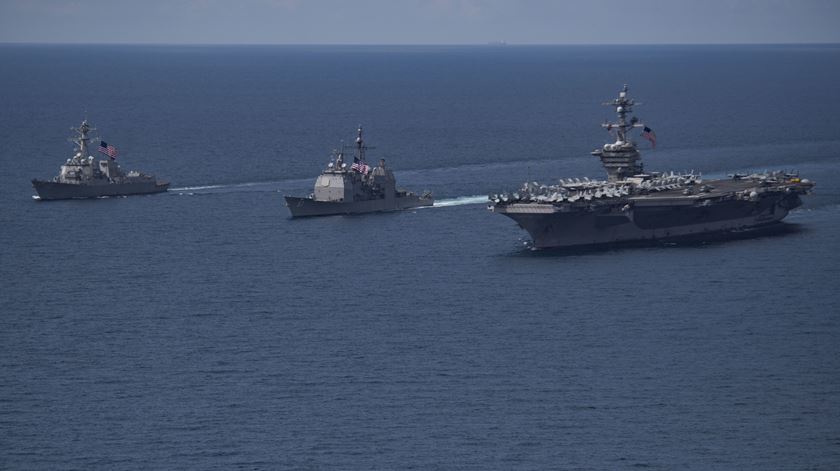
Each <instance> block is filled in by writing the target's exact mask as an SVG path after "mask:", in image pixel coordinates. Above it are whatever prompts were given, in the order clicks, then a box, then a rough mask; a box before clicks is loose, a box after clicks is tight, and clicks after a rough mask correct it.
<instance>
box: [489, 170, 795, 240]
mask: <svg viewBox="0 0 840 471" xmlns="http://www.w3.org/2000/svg"><path fill="white" fill-rule="evenodd" d="M709 183H711V184H713V185H715V186H716V187H717V188H719V189H720V190H718V191H714V192H712V193H707V194H703V195H693V196H685V195H683V194H681V193H679V192H678V191H673V192H666V193H664V194H655V195H639V196H633V197H628V198H617V200H618V201H611V202H601V201H594V200H593V201H589V202H586V203H580V204H568V203H565V204H564V203H561V204H556V205H552V204H545V203H529V202H524V203H512V204H502V205H496V206H495V207H493V211H494V212H497V213H500V214H504V215H505V216H508V217H509V218H511V219H513V220H514V221H516V222H517V223H518V224H519V226H520V227H522V228H523V229H525V230H526V231H528V233H529V234H530V235H531V237H532V239H533V243H534V247H535V248H541V249H546V248H568V247H586V246H604V245H612V244H621V243H627V242H645V241H647V242H653V241H670V240H680V239H698V238H704V237H709V238H713V237H718V236H721V235H725V234H726V233H733V234H742V233H744V232H748V231H752V230H756V229H762V228H766V227H768V226H770V225H774V224H776V223H778V222H780V221H781V220H782V219H783V218H784V217H785V216H787V214H788V212H789V211H790V210H791V209H793V208H796V207H798V206H800V205H801V204H802V201H801V199H800V197H799V193H798V192H796V191H789V190H787V191H786V188H777V189H769V190H767V191H763V192H760V193H758V192H756V193H755V194H754V195H749V196H748V195H746V194H745V193H744V191H747V192H752V191H754V189H753V188H750V187H751V186H752V185H754V184H755V183H754V182H753V183H752V185H749V184H748V183H749V182H739V181H737V180H732V181H726V180H720V181H713V182H709ZM759 191H760V190H759ZM668 193H670V194H668Z"/></svg>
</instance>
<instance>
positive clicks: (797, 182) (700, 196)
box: [489, 85, 814, 248]
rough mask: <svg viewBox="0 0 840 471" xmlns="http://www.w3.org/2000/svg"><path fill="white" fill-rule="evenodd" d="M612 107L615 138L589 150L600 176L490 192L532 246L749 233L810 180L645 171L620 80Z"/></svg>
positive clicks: (788, 205) (779, 213)
mask: <svg viewBox="0 0 840 471" xmlns="http://www.w3.org/2000/svg"><path fill="white" fill-rule="evenodd" d="M604 104H605V105H608V106H613V107H615V110H616V113H617V114H618V121H617V122H615V123H609V122H606V123H604V124H603V127H604V128H606V129H607V130H608V131H610V132H614V133H615V136H616V140H615V142H614V143H611V144H605V145H604V146H603V147H602V148H600V149H596V150H594V151H593V152H592V155H595V156H596V157H598V158H600V159H601V163H602V164H603V166H604V168H605V169H606V172H607V179H606V180H603V181H597V180H595V181H593V180H589V179H588V178H584V179H583V180H581V179H578V178H575V179H561V180H560V182H559V183H558V184H554V185H541V184H539V183H537V182H528V183H525V184H524V185H523V186H522V188H521V189H520V190H519V191H517V192H514V193H507V194H498V195H490V200H491V205H490V207H489V209H490V210H491V211H494V212H497V213H500V214H504V215H505V216H508V217H509V218H511V219H513V220H514V221H516V222H517V223H519V225H520V227H522V228H523V229H525V230H526V231H528V233H529V234H530V235H531V237H532V238H533V241H534V246H535V247H536V248H560V247H573V246H593V245H602V244H613V243H620V242H630V241H660V240H671V239H680V238H695V237H698V236H699V237H705V236H707V235H708V234H712V233H716V234H726V233H736V232H744V231H752V230H757V229H760V228H765V227H768V226H770V225H773V224H776V223H779V221H781V220H782V218H784V217H785V216H786V215H787V214H788V211H790V210H791V209H793V208H796V207H798V206H800V205H801V204H802V201H801V199H800V195H804V194H807V193H809V192H810V190H811V189H812V188H813V187H814V184H813V183H811V182H809V181H808V180H806V179H800V178H799V175H797V174H793V173H785V172H778V171H776V172H764V173H755V174H751V175H739V174H736V175H732V176H731V178H729V179H719V180H705V181H704V180H703V179H702V178H701V175H695V174H694V172H693V171H692V172H691V173H681V174H675V173H673V172H670V173H667V174H664V173H656V172H651V173H650V174H648V173H645V172H644V171H643V168H642V163H641V160H640V154H639V151H638V149H637V147H636V143H635V142H633V141H632V140H631V139H630V138H629V136H628V132H629V131H631V130H632V129H636V128H641V129H643V136H645V137H647V138H648V139H650V140H651V141H652V142H653V143H654V144H655V135H653V134H652V131H651V130H650V128H648V127H646V126H645V125H644V124H642V123H641V122H639V120H638V119H637V118H635V117H633V118H631V119H629V120H628V119H627V117H628V115H629V114H631V113H632V108H633V105H634V104H635V103H634V101H633V99H631V98H630V97H629V96H628V94H627V86H626V85H625V86H624V89H623V90H622V91H621V92H620V93H619V95H618V98H616V99H614V100H613V101H611V102H608V103H604Z"/></svg>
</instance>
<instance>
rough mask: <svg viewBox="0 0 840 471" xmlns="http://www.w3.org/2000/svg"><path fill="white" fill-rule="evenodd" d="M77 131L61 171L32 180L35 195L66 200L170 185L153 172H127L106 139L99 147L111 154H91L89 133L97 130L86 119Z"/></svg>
mask: <svg viewBox="0 0 840 471" xmlns="http://www.w3.org/2000/svg"><path fill="white" fill-rule="evenodd" d="M73 130H74V131H76V133H77V135H76V136H75V137H73V138H71V140H72V141H73V142H74V143H76V145H77V146H78V147H77V148H76V153H75V155H73V157H72V158H69V159H67V162H65V163H64V165H62V166H61V172H60V173H59V174H58V176H57V177H55V178H53V179H52V180H38V179H33V180H32V186H33V187H34V188H35V192H36V193H37V196H36V197H35V198H36V199H40V200H64V199H71V198H98V197H101V196H125V195H141V194H147V193H161V192H164V191H166V190H167V188H169V182H165V181H160V180H157V179H156V178H155V177H154V176H153V175H145V174H142V173H140V172H137V171H134V170H132V171H130V172H128V173H124V172H123V171H122V169H121V168H120V166H119V165H117V161H116V159H115V157H116V154H117V150H116V149H115V148H114V147H113V146H109V145H107V144H106V143H105V142H101V143H100V148H99V150H100V151H102V152H103V153H105V154H107V155H108V158H106V159H102V160H100V161H98V162H96V161H95V160H94V158H93V156H91V155H88V144H89V143H90V141H91V138H90V137H89V136H88V133H90V132H91V131H95V129H93V128H91V127H90V125H89V124H88V122H87V120H85V121H82V124H81V126H79V127H78V128H74V129H73Z"/></svg>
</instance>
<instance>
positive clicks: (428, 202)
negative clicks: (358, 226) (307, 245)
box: [285, 195, 434, 218]
mask: <svg viewBox="0 0 840 471" xmlns="http://www.w3.org/2000/svg"><path fill="white" fill-rule="evenodd" d="M285 198H286V206H288V208H289V212H291V214H292V217H293V218H299V217H310V216H334V215H339V214H365V213H377V212H385V211H399V210H403V209H411V208H419V207H424V206H432V204H434V199H432V198H424V197H421V196H416V195H409V196H402V197H396V198H387V199H386V198H383V199H375V200H363V201H353V202H340V201H317V200H314V199H312V198H300V197H296V196H286V197H285Z"/></svg>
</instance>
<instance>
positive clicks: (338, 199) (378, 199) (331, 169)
mask: <svg viewBox="0 0 840 471" xmlns="http://www.w3.org/2000/svg"><path fill="white" fill-rule="evenodd" d="M355 147H356V149H355V155H354V156H353V163H352V164H348V162H345V158H344V149H342V150H340V151H337V152H336V154H335V157H334V159H333V160H332V161H331V162H330V163H329V164H328V165H327V167H326V168H325V169H324V170H323V171H322V172H321V175H319V176H318V179H317V180H315V191H314V193H312V195H310V196H309V197H308V198H302V197H297V196H286V206H287V207H288V208H289V212H291V213H292V217H293V218H297V217H305V216H329V215H334V214H361V213H372V212H379V211H395V210H399V209H409V208H417V207H420V206H431V205H432V204H434V198H432V195H431V194H430V193H428V192H426V193H424V194H423V195H420V196H418V195H416V194H414V193H412V192H410V191H406V190H402V189H397V181H396V179H395V178H394V173H393V172H392V171H391V169H389V168H387V167H386V166H385V160H384V159H381V160H379V165H378V166H376V167H375V168H371V167H370V166H369V165H368V164H367V163H366V162H365V153H366V151H367V149H368V147H367V146H366V145H365V143H364V140H363V139H362V127H361V126H359V129H358V136H357V137H356V146H355Z"/></svg>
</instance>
